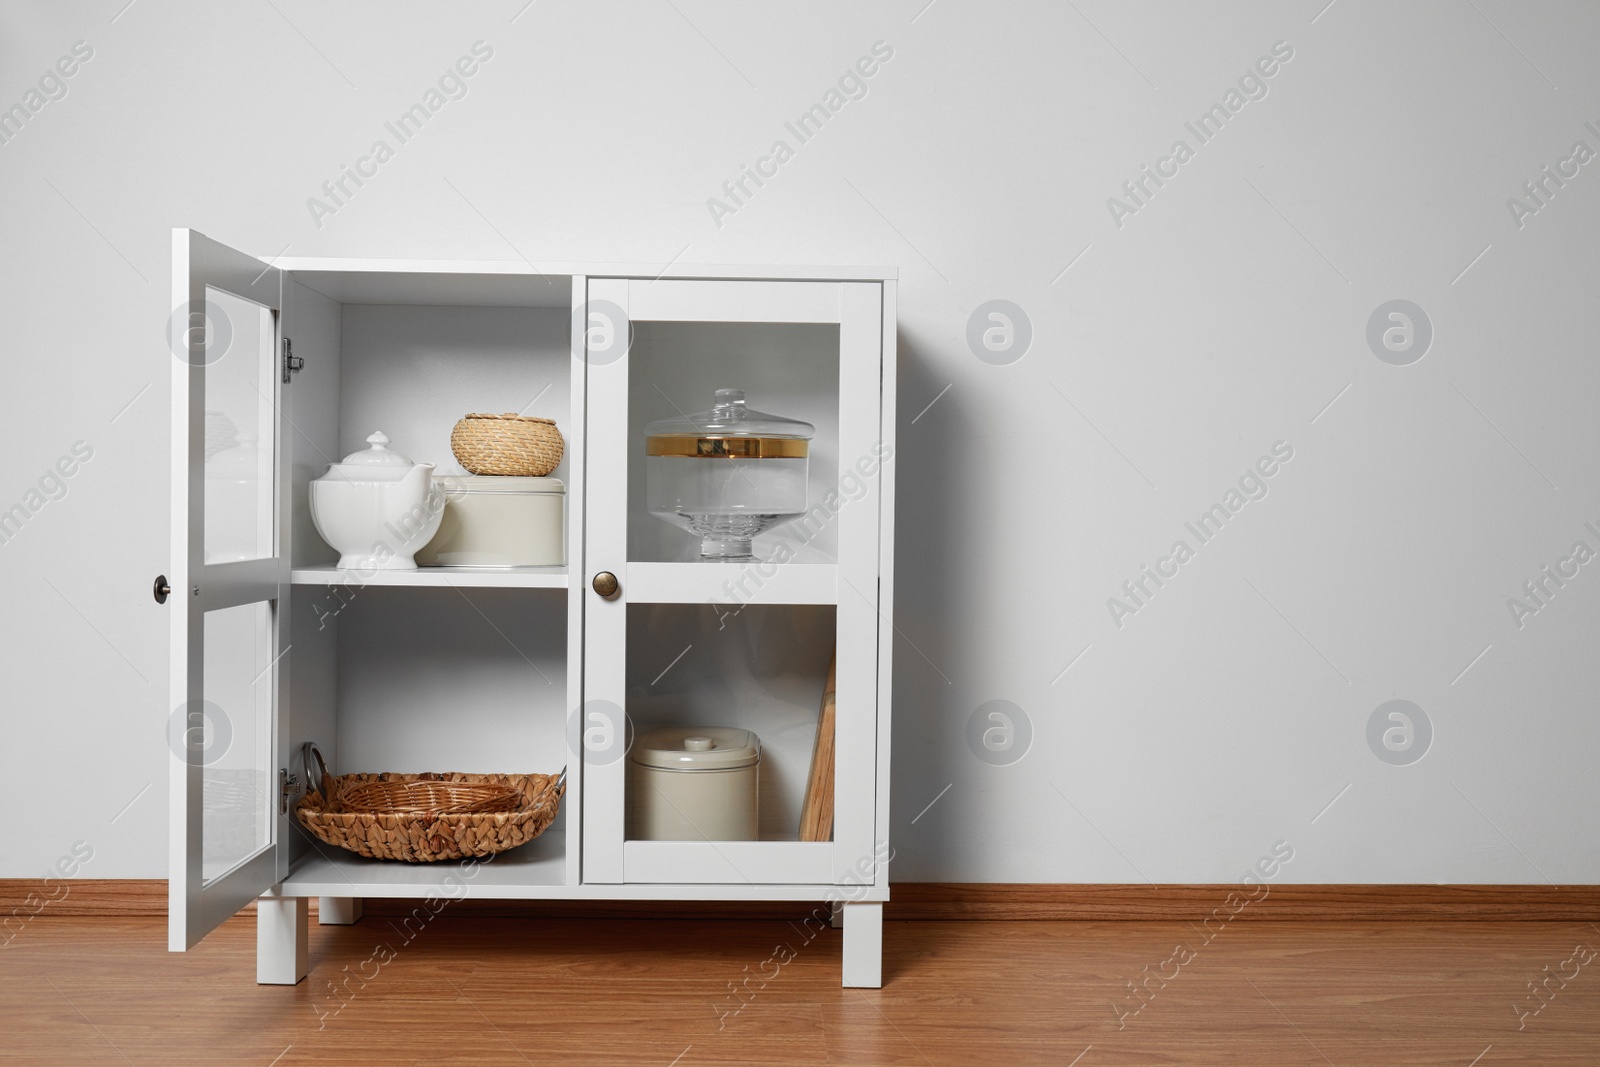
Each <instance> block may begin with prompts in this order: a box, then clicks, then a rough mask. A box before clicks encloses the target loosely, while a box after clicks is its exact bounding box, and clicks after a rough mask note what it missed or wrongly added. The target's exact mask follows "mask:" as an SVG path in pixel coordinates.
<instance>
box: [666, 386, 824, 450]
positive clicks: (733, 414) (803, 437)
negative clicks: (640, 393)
mask: <svg viewBox="0 0 1600 1067" xmlns="http://www.w3.org/2000/svg"><path fill="white" fill-rule="evenodd" d="M644 432H645V453H646V455H651V456H716V457H735V458H747V459H765V458H782V459H799V458H804V457H805V456H806V455H807V454H808V452H809V449H810V445H809V442H810V440H811V438H812V437H814V436H816V432H817V428H816V427H815V426H812V425H811V424H810V423H809V422H801V421H800V420H799V419H788V418H784V417H783V416H782V415H769V414H768V413H766V412H764V411H757V410H755V409H754V408H751V407H748V406H747V405H746V404H745V398H744V390H743V389H718V390H717V391H716V394H715V397H714V402H713V404H712V407H711V410H710V411H702V412H700V413H699V414H698V415H689V416H686V417H682V418H675V419H658V420H657V421H655V422H652V423H651V424H650V425H648V426H646V427H645V430H644Z"/></svg>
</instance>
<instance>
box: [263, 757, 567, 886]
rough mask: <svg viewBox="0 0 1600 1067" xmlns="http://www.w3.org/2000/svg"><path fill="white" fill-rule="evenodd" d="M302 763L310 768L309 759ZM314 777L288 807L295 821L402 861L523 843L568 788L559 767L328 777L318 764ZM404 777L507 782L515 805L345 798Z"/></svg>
mask: <svg viewBox="0 0 1600 1067" xmlns="http://www.w3.org/2000/svg"><path fill="white" fill-rule="evenodd" d="M310 752H311V753H312V754H314V755H315V759H316V762H317V764H318V765H319V767H322V757H321V755H320V754H317V753H316V750H315V749H314V748H311V749H310ZM307 764H308V769H309V764H310V759H309V758H308V760H307ZM313 780H316V781H320V783H321V787H320V788H313V789H308V790H307V791H306V795H305V796H304V797H302V798H301V799H300V801H299V803H297V804H296V805H295V808H294V814H295V818H296V819H297V820H298V821H299V823H300V825H302V826H304V827H305V828H306V829H307V830H308V831H310V832H311V834H312V835H313V836H315V837H316V838H317V839H318V840H320V841H324V842H326V843H328V844H330V845H337V846H338V847H340V848H344V849H349V850H350V851H351V852H355V853H357V854H359V855H362V856H366V857H368V858H369V859H382V860H404V861H406V862H408V863H435V862H438V861H439V860H453V859H463V858H466V857H468V856H492V855H494V854H495V853H497V852H504V851H506V850H507V849H513V848H516V847H517V846H519V845H525V844H527V843H528V842H529V841H532V840H533V839H534V838H536V837H538V836H539V835H540V834H542V833H544V831H545V830H546V829H547V828H548V827H549V826H550V824H551V823H552V822H553V821H555V817H556V812H557V811H558V810H560V806H561V798H562V797H563V796H564V795H565V794H566V791H567V772H566V771H565V770H563V771H561V773H559V774H340V775H333V774H328V773H327V772H326V768H325V767H322V773H321V774H320V775H319V776H318V777H317V778H315V779H313ZM411 782H418V783H441V784H445V785H448V784H451V783H454V784H461V785H469V786H500V787H509V788H510V789H512V790H514V791H515V793H516V806H515V807H514V808H512V809H511V810H509V811H473V812H460V811H456V812H448V811H447V812H439V811H429V810H421V811H373V810H370V809H364V808H362V807H361V806H360V805H359V803H352V802H351V800H352V799H353V800H354V801H357V802H359V801H361V800H362V799H363V797H362V794H363V792H366V793H369V794H370V793H373V792H379V793H382V792H392V791H390V790H376V791H375V790H372V789H371V788H370V787H371V786H373V785H375V784H377V783H411ZM412 792H416V791H414V790H413V791H412ZM426 792H427V793H433V794H439V793H440V792H442V791H441V790H437V789H426ZM443 792H448V790H444V791H443ZM456 792H462V791H460V790H458V791H456ZM468 792H478V790H476V789H474V790H470V791H468ZM352 793H353V794H354V796H353V798H352ZM380 806H383V802H380Z"/></svg>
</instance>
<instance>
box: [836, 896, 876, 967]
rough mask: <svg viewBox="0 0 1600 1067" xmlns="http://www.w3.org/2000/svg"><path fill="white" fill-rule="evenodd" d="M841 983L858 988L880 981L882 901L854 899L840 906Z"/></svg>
mask: <svg viewBox="0 0 1600 1067" xmlns="http://www.w3.org/2000/svg"><path fill="white" fill-rule="evenodd" d="M844 984H845V986H846V987H853V988H859V989H878V988H880V987H882V985H883V905H882V904H881V903H869V902H866V901H863V902H860V903H856V902H854V901H852V902H849V903H847V904H845V906H844Z"/></svg>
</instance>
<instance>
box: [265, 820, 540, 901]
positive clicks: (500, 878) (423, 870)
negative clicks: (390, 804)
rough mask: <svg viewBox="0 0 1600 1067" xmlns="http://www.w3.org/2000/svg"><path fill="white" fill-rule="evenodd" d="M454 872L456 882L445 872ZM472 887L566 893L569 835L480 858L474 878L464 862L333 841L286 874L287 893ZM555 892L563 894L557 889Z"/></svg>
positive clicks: (420, 892)
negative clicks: (369, 850)
mask: <svg viewBox="0 0 1600 1067" xmlns="http://www.w3.org/2000/svg"><path fill="white" fill-rule="evenodd" d="M447 876H450V878H451V884H449V885H446V883H445V881H444V880H445V878H446V877H447ZM458 882H459V883H461V884H462V885H464V886H467V887H468V892H469V894H470V895H484V896H490V897H493V896H534V895H538V894H536V893H532V892H529V891H531V890H537V889H540V888H544V889H549V890H552V891H554V890H559V891H560V893H565V892H566V891H567V890H568V889H569V888H570V887H569V886H568V885H567V835H566V832H565V831H563V830H547V831H546V832H544V833H542V834H540V835H539V836H538V837H536V838H534V839H533V840H532V841H530V842H528V843H527V844H526V845H523V846H522V847H521V848H514V849H512V850H511V851H509V852H502V853H501V854H500V855H498V856H496V857H494V859H493V860H492V861H489V862H485V861H481V860H480V861H479V863H478V868H477V873H476V875H475V876H474V877H471V878H468V877H467V876H466V875H465V874H464V873H463V872H462V868H461V864H460V863H403V862H399V861H396V860H370V859H367V858H366V857H364V856H358V855H356V854H355V853H354V852H346V851H344V850H343V849H336V848H333V847H332V846H329V845H318V846H314V851H312V852H308V853H306V854H305V855H304V856H302V857H300V859H299V860H297V861H296V862H295V863H294V865H293V866H291V867H290V868H289V877H288V878H285V879H284V880H283V887H282V890H281V891H282V893H283V895H284V896H308V897H425V896H433V895H438V896H446V897H452V896H460V895H461V892H462V891H461V890H460V889H458V888H456V886H455V884H454V883H458ZM550 895H552V896H554V895H558V894H557V893H555V892H552V893H551V894H550Z"/></svg>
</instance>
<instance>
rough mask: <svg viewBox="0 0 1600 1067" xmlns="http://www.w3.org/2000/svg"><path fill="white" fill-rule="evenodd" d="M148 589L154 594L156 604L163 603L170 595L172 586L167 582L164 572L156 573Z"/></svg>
mask: <svg viewBox="0 0 1600 1067" xmlns="http://www.w3.org/2000/svg"><path fill="white" fill-rule="evenodd" d="M150 591H151V593H153V594H154V595H155V598H156V603H157V604H165V603H166V602H167V597H169V596H171V595H172V586H170V585H168V584H167V576H166V575H165V574H158V575H156V582H155V585H154V586H153V587H152V588H151V590H150Z"/></svg>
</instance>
